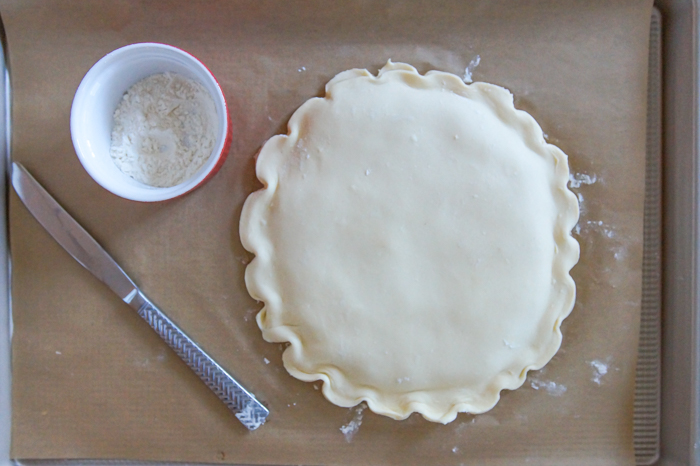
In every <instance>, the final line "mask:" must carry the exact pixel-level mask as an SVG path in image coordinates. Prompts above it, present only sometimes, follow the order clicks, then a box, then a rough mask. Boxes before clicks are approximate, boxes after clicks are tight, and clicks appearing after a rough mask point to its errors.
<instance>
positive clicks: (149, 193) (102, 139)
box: [70, 43, 231, 202]
mask: <svg viewBox="0 0 700 466" xmlns="http://www.w3.org/2000/svg"><path fill="white" fill-rule="evenodd" d="M166 71H168V72H172V73H177V74H179V75H181V76H185V77H187V78H190V79H193V80H195V81H197V82H199V83H200V84H202V85H203V86H204V88H205V89H206V90H207V91H209V93H210V94H211V97H212V99H213V100H214V104H215V105H216V113H217V128H216V143H215V144H214V150H213V151H212V153H211V155H210V156H209V159H208V160H207V162H206V163H205V164H204V165H203V166H202V167H201V168H200V169H199V171H197V173H195V175H194V176H193V177H192V178H190V179H188V180H186V181H184V182H182V183H180V184H178V185H176V186H172V187H168V188H157V187H153V186H149V185H146V184H143V183H141V182H139V181H136V180H135V179H133V178H131V177H130V176H128V175H126V174H124V173H123V172H122V171H121V170H120V169H119V168H118V167H117V166H116V165H115V164H114V162H113V161H112V158H111V157H110V155H109V148H110V144H111V138H112V125H113V117H114V111H115V110H116V108H117V105H118V104H119V101H120V100H121V98H122V96H123V95H124V93H125V92H126V91H127V90H128V89H129V88H130V87H131V86H132V85H134V84H135V83H136V82H138V81H140V80H141V79H143V78H145V77H147V76H150V75H152V74H157V73H165V72H166ZM70 130H71V137H72V139H73V145H74V146H75V151H76V153H77V154H78V158H79V159H80V162H81V163H82V164H83V167H85V170H86V171H87V172H88V173H89V174H90V176H92V178H93V179H94V180H95V181H97V182H98V183H99V184H100V185H101V186H102V187H104V188H105V189H107V190H109V191H111V192H112V193H114V194H116V195H118V196H121V197H123V198H126V199H131V200H134V201H142V202H155V201H162V200H165V199H172V198H174V197H178V196H181V195H183V194H185V193H187V192H189V191H192V190H193V189H195V188H197V187H199V186H201V185H202V184H203V183H204V182H206V181H207V180H208V179H209V178H211V177H212V176H213V175H214V174H215V173H216V172H217V171H218V169H219V168H220V167H221V165H222V164H223V162H224V160H225V159H226V156H227V155H228V150H229V148H230V145H231V123H230V120H229V116H228V111H227V108H226V100H225V99H224V94H223V92H221V88H220V87H219V84H218V83H217V81H216V78H214V75H212V73H211V72H210V71H209V69H207V67H206V66H204V64H202V62H200V61H199V60H198V59H197V58H195V57H194V56H192V55H190V54H189V53H187V52H185V51H183V50H180V49H178V48H176V47H172V46H170V45H165V44H157V43H142V44H133V45H127V46H126V47H122V48H120V49H117V50H115V51H113V52H111V53H109V54H108V55H106V56H104V57H103V58H102V59H101V60H100V61H98V62H97V63H95V65H94V66H93V67H92V68H91V69H90V71H88V73H87V74H86V75H85V77H84V78H83V80H82V82H81V83H80V86H79V87H78V90H77V92H76V93H75V97H74V99H73V106H72V108H71V115H70Z"/></svg>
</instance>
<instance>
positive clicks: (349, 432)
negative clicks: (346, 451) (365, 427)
mask: <svg viewBox="0 0 700 466" xmlns="http://www.w3.org/2000/svg"><path fill="white" fill-rule="evenodd" d="M365 408H367V405H366V404H364V403H361V404H359V405H357V406H355V408H353V409H354V411H355V413H354V415H353V417H352V420H351V421H350V422H348V423H347V424H346V425H344V426H342V427H341V428H340V432H342V433H343V435H344V436H345V441H346V442H348V443H350V442H352V439H353V438H354V437H355V434H357V431H358V430H360V425H362V412H363V411H364V410H365ZM351 411H352V410H351Z"/></svg>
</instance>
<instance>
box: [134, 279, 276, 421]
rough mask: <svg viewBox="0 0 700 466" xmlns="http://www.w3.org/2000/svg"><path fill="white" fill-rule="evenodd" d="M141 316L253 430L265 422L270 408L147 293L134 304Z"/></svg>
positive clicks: (139, 295) (136, 298)
mask: <svg viewBox="0 0 700 466" xmlns="http://www.w3.org/2000/svg"><path fill="white" fill-rule="evenodd" d="M130 304H131V305H132V306H134V307H136V306H138V307H137V309H138V313H139V315H140V316H141V317H142V318H143V319H144V320H145V321H146V322H148V324H149V325H150V326H151V327H152V328H153V330H155V331H156V333H158V335H160V337H161V338H162V339H163V340H165V342H166V343H167V344H168V345H169V346H170V347H171V348H172V349H173V350H174V351H175V352H176V353H177V355H178V356H180V358H182V360H183V361H185V362H186V363H187V365H188V366H190V368H191V369H192V370H193V371H194V372H195V373H196V374H197V375H198V376H199V378H200V379H202V381H203V382H204V383H205V384H206V385H207V387H209V388H210V389H211V390H212V391H213V392H214V393H216V396H218V397H219V399H221V401H223V402H224V404H225V405H226V406H227V407H228V408H229V409H230V410H231V411H233V413H234V414H235V416H236V417H237V418H238V420H239V421H241V423H242V424H243V425H244V426H246V427H247V428H248V429H249V430H255V429H257V428H258V427H260V426H261V425H263V424H264V423H265V420H266V419H267V416H268V415H269V414H270V411H268V409H267V408H266V407H265V406H263V405H262V404H261V403H260V402H259V401H258V400H257V399H255V397H254V396H253V395H252V394H251V393H250V392H248V391H247V390H246V389H245V388H243V387H242V386H241V384H239V383H238V381H236V379H234V378H233V377H232V376H231V375H230V374H229V373H228V372H226V371H225V370H224V368H223V367H221V366H220V365H219V364H217V363H216V361H214V360H213V359H212V358H211V357H210V356H209V355H208V354H207V353H205V352H204V350H202V348H200V347H199V346H198V345H197V343H195V342H194V341H193V340H192V339H191V338H190V337H188V336H187V335H186V334H185V332H183V331H182V330H181V329H180V328H179V327H178V326H177V325H176V324H175V323H174V322H173V321H172V320H170V319H169V318H168V317H167V316H166V315H165V314H164V313H163V312H162V311H161V310H160V309H158V308H157V307H156V306H155V305H154V304H153V303H152V302H151V301H150V300H149V299H148V298H147V297H146V296H145V295H144V294H143V293H141V292H140V291H139V292H138V294H137V296H136V297H135V298H134V300H133V301H132V302H131V303H130Z"/></svg>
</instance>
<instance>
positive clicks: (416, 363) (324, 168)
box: [240, 62, 579, 423]
mask: <svg viewBox="0 0 700 466" xmlns="http://www.w3.org/2000/svg"><path fill="white" fill-rule="evenodd" d="M256 170H257V177H258V179H259V180H260V181H261V182H262V183H263V185H264V188H263V189H261V190H259V191H257V192H255V193H253V194H251V195H250V196H249V197H248V199H247V200H246V203H245V206H244V208H243V213H242V215H241V223H240V234H241V240H242V242H243V245H244V247H245V248H246V249H247V250H248V251H250V252H252V253H254V254H255V256H256V257H255V259H254V260H253V261H252V262H251V263H250V264H249V265H248V268H247V270H246V275H245V278H246V285H247V287H248V291H249V292H250V294H251V296H252V297H253V298H255V299H257V300H259V301H262V302H264V307H263V309H262V310H261V311H260V313H259V314H258V316H257V321H258V325H259V326H260V328H261V329H262V333H263V337H264V338H265V340H267V341H270V342H289V343H290V344H289V346H288V347H287V348H286V350H285V351H284V355H283V361H284V366H285V368H286V369H287V371H289V373H290V374H291V375H293V376H294V377H296V378H298V379H301V380H304V381H308V382H311V381H316V380H321V381H323V394H324V395H325V397H326V398H327V399H328V400H330V401H331V402H333V403H335V404H336V405H339V406H344V407H350V406H354V405H356V404H358V403H360V402H361V401H363V400H364V401H366V402H367V405H368V406H369V408H370V409H371V410H372V411H374V412H375V413H379V414H383V415H386V416H389V417H392V418H394V419H405V418H406V417H408V416H409V415H410V414H411V413H412V412H418V413H420V414H422V415H423V416H424V417H425V418H426V419H428V420H430V421H435V422H442V423H448V422H450V421H452V420H454V419H455V417H456V415H457V413H458V412H469V413H482V412H484V411H487V410H489V409H491V408H492V407H493V406H494V405H495V404H496V403H497V401H498V399H499V397H500V391H501V390H503V389H509V390H513V389H516V388H518V387H520V386H521V385H522V384H523V382H524V381H525V377H526V374H527V371H528V370H531V369H539V368H541V367H542V366H544V365H545V364H546V363H547V362H548V361H549V360H550V359H551V358H552V356H554V354H555V353H556V352H557V350H558V349H559V346H560V344H561V339H562V335H561V331H560V328H559V327H560V325H561V322H562V320H563V319H564V318H565V317H566V316H567V315H568V314H569V313H570V312H571V309H572V307H573V303H574V295H575V285H574V281H573V280H572V278H571V277H570V275H569V271H570V270H571V268H572V267H573V266H574V265H575V264H576V262H577V261H578V256H579V246H578V243H577V242H576V241H575V240H574V239H573V238H572V237H571V235H570V232H571V229H572V228H573V227H574V225H575V224H576V222H577V220H578V202H577V200H576V197H575V196H574V195H573V193H571V191H569V190H568V188H567V182H568V177H569V168H568V164H567V157H566V155H565V154H564V153H563V152H562V151H561V150H560V149H558V148H557V147H555V146H553V145H551V144H548V143H546V142H545V140H544V138H543V133H542V130H541V128H540V127H539V125H538V124H537V123H536V122H535V120H534V119H533V118H532V117H531V116H530V115H529V114H527V113H525V112H523V111H520V110H516V109H515V107H514V106H513V96H512V94H511V93H510V92H508V91H507V90H506V89H503V88H501V87H498V86H494V85H491V84H485V83H474V84H470V85H466V84H465V83H464V82H463V81H462V80H461V79H460V78H458V77H457V76H455V75H453V74H449V73H444V72H438V71H431V72H429V73H427V74H426V75H424V76H422V75H420V74H419V73H418V72H417V71H416V69H415V68H413V67H411V66H409V65H406V64H402V63H392V62H389V63H388V64H387V65H386V66H384V68H382V69H381V70H380V71H379V74H378V75H377V76H374V75H372V74H371V73H369V72H368V71H366V70H350V71H346V72H343V73H340V74H339V75H337V76H336V77H335V78H333V79H332V80H331V81H330V82H329V83H328V85H327V86H326V96H325V97H323V98H313V99H310V100H309V101H307V102H306V103H304V104H303V105H302V106H301V107H300V108H299V109H298V110H297V111H296V112H295V113H294V115H293V116H292V117H291V119H290V121H289V134H288V135H278V136H274V137H273V138H271V139H270V140H269V141H267V142H266V143H265V145H264V147H263V148H262V150H261V151H260V153H259V155H258V158H257V165H256Z"/></svg>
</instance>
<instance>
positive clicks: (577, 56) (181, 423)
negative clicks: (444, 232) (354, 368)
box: [0, 0, 651, 464]
mask: <svg viewBox="0 0 700 466" xmlns="http://www.w3.org/2000/svg"><path fill="white" fill-rule="evenodd" d="M650 9H651V2H649V1H641V0H640V1H632V0H629V1H619V2H613V3H610V2H583V1H578V2H577V1H570V2H547V1H531V2H518V3H517V4H514V3H513V2H471V3H468V4H463V2H443V3H439V4H438V3H434V2H432V3H421V2H412V3H404V2H372V3H368V2H344V3H342V4H341V3H331V4H329V3H313V2H299V3H297V2H280V3H277V2H235V3H226V2H221V3H217V2H206V3H193V2H187V3H185V2H158V3H155V2H153V3H149V2H143V3H142V2H113V3H109V4H105V3H102V2H72V3H70V4H69V5H66V4H65V3H61V4H60V7H59V2H36V3H35V2H2V3H1V4H0V13H1V14H2V15H3V21H4V22H5V26H6V29H7V35H8V43H9V50H10V66H11V74H12V79H13V86H14V111H13V124H14V134H13V157H14V159H15V160H18V161H20V162H22V163H24V164H25V165H26V166H27V167H28V168H29V169H30V170H31V171H32V172H33V173H34V174H35V176H36V177H37V178H38V179H39V180H40V181H41V182H42V183H44V184H45V186H46V187H47V189H49V191H50V192H52V193H53V194H54V195H55V196H56V197H57V199H58V200H59V201H60V202H62V204H63V205H64V206H65V207H66V208H67V209H68V210H69V211H70V212H72V213H73V214H74V215H75V216H76V218H77V219H78V220H79V221H80V222H82V223H83V225H84V226H85V227H86V228H87V229H88V231H90V232H92V233H93V234H94V236H95V237H96V238H97V239H98V241H100V242H101V243H102V244H103V245H104V246H105V248H106V249H107V250H108V251H110V252H111V253H112V254H113V255H114V256H115V258H116V259H117V260H118V261H119V262H120V263H122V265H123V266H124V268H125V269H126V270H127V271H128V272H130V273H131V275H132V276H133V277H134V278H135V279H136V281H137V282H138V283H139V284H140V285H142V287H143V288H144V290H145V291H146V293H147V294H149V296H151V297H152V298H153V299H154V301H156V302H157V303H158V304H160V305H161V307H163V308H164V309H165V310H167V311H168V313H169V314H170V315H171V316H172V317H173V319H174V320H176V321H177V322H178V323H180V324H181V326H182V327H184V328H185V329H186V330H187V331H188V332H189V333H190V334H191V335H192V336H193V337H194V338H195V339H196V340H198V341H199V342H200V343H201V344H202V346H204V347H205V348H206V349H207V350H208V351H209V352H210V353H211V354H213V355H214V356H215V357H216V358H217V359H218V360H219V362H220V363H222V365H224V366H225V367H227V368H229V369H230V370H231V371H232V372H233V373H234V374H235V375H236V376H237V377H238V378H239V379H240V380H241V381H242V382H243V383H245V384H246V386H247V387H248V388H250V389H251V390H252V391H254V392H255V393H256V394H257V395H258V397H259V398H260V399H262V400H264V401H265V402H266V403H268V405H269V406H270V408H271V411H272V413H273V414H272V416H271V418H270V421H269V422H268V424H266V425H265V426H264V428H262V429H260V430H259V431H257V432H255V433H253V434H250V433H248V432H245V429H243V428H242V427H241V426H240V425H239V424H238V421H237V420H236V419H235V418H234V417H233V416H232V415H231V414H230V413H229V412H227V411H226V409H225V407H224V406H223V405H221V404H220V402H219V401H218V399H217V398H216V397H215V396H214V395H213V394H210V393H208V390H207V388H206V387H205V386H204V385H203V384H201V382H200V381H199V380H198V379H197V378H196V376H194V375H193V374H190V373H189V370H188V369H187V368H186V367H185V366H184V364H183V363H181V362H180V361H179V360H177V358H176V357H175V356H174V355H173V354H171V353H170V352H169V350H168V349H167V348H166V347H165V345H164V344H163V343H162V342H160V340H159V339H158V338H157V337H156V336H155V334H152V332H151V331H150V329H148V328H147V326H146V325H145V324H144V323H142V322H140V320H139V318H138V317H137V316H136V315H135V314H133V313H132V312H131V311H130V310H129V309H128V308H126V307H125V306H124V305H123V304H122V303H121V302H120V301H119V299H118V298H116V297H114V296H111V295H110V293H109V291H107V290H106V289H104V288H103V287H102V286H101V285H100V284H99V283H98V282H97V281H96V280H95V279H93V278H92V277H91V276H90V275H89V273H88V272H86V271H84V270H83V269H82V268H80V266H79V265H78V264H77V263H75V262H74V261H73V260H72V259H70V258H69V257H68V256H67V255H66V254H65V253H64V252H63V251H62V250H61V249H60V247H59V246H57V245H56V244H55V243H53V241H52V240H50V238H49V237H48V236H47V235H46V233H44V232H43V230H41V228H40V227H39V226H38V224H37V223H36V222H34V220H33V219H31V217H30V216H29V214H28V213H27V212H26V211H25V210H24V208H23V207H22V206H21V205H20V203H19V201H18V200H17V198H16V197H15V196H14V194H11V197H10V224H11V225H10V236H11V238H10V239H11V248H12V249H11V252H12V256H13V282H12V287H13V290H12V297H13V316H14V324H15V333H14V338H13V439H12V441H13V444H12V454H13V456H14V457H17V458H124V459H140V460H170V461H173V460H179V461H199V462H234V463H236V462H237V463H267V464H296V463H306V464H322V463H323V464H370V463H374V464H376V463H382V464H425V463H429V462H430V463H440V464H512V463H518V464H521V463H523V462H526V461H530V462H532V463H533V464H597V463H598V464H633V461H634V457H633V452H632V394H633V382H634V363H635V356H636V341H637V327H638V319H639V307H640V299H641V245H642V218H643V216H642V212H643V193H644V144H645V140H644V128H645V112H646V101H645V96H646V63H647V44H648V31H649V17H650V11H651V10H650ZM140 41H160V42H166V43H171V44H173V45H176V46H179V47H182V48H184V49H185V50H188V51H190V52H192V53H194V54H195V55H197V56H198V57H199V58H200V59H202V60H203V61H204V62H205V63H206V64H207V65H208V66H209V67H210V69H212V71H213V72H214V74H215V75H216V76H217V78H218V79H219V81H220V83H221V84H222V87H223V89H224V92H225V94H226V96H227V99H228V101H229V104H230V109H231V117H232V119H233V122H234V134H235V135H236V137H235V138H234V143H233V146H232V151H231V155H230V157H229V160H228V161H227V162H226V164H225V165H224V167H223V169H222V171H221V172H220V173H219V174H218V175H217V176H216V177H215V178H214V179H213V180H212V181H210V182H209V183H208V184H207V185H206V186H204V187H203V188H201V189H200V190H198V191H196V192H194V193H192V194H191V195H188V196H186V197H185V198H183V199H179V200H175V201H172V202H167V203H161V204H156V205H144V204H136V203H133V202H129V201H125V200H122V199H119V198H116V197H115V196H113V195H111V194H109V193H107V192H105V191H104V190H102V189H101V188H99V187H98V186H97V185H96V184H95V183H94V182H93V181H92V180H91V179H90V178H89V176H88V175H87V174H86V173H85V172H84V170H83V169H82V168H81V166H80V164H79V162H78V160H77V158H76V157H75V155H74V153H73V149H72V145H71V142H70V134H69V130H68V117H69V112H70V102H71V99H72V96H73V93H74V92H75V89H76V88H77V86H78V84H79V82H80V79H81V78H82V75H83V74H84V73H85V72H86V71H87V70H88V69H89V67H90V66H91V65H92V64H93V63H94V62H95V61H97V60H98V59H99V58H100V57H101V56H103V55H104V54H106V53H107V52H109V51H111V50H113V49H115V48H117V47H119V46H121V45H125V44H128V43H133V42H140ZM477 55H478V56H479V57H480V59H481V60H480V64H479V65H478V67H476V69H475V70H474V72H473V77H474V79H475V80H483V81H488V82H493V83H496V84H500V85H503V86H505V87H507V88H509V89H511V90H512V91H513V92H514V94H515V96H516V106H518V107H519V108H523V109H525V110H528V111H530V112H531V113H532V114H533V115H534V116H535V118H536V119H537V120H538V121H539V122H540V124H541V125H542V126H543V129H544V131H545V133H547V134H548V137H549V140H550V142H553V143H556V144H557V145H559V146H560V147H561V148H562V149H563V150H564V151H565V152H567V153H568V154H569V156H570V162H571V166H572V170H573V172H574V173H575V174H576V175H575V177H576V179H577V180H578V181H579V182H580V183H579V182H575V183H574V184H578V185H579V187H578V188H576V189H575V191H577V192H578V193H579V194H580V195H581V196H582V197H583V205H582V207H583V215H582V221H581V222H580V232H579V234H577V238H578V239H579V241H580V242H581V246H582V256H581V262H580V263H579V265H578V266H577V267H576V268H575V269H574V271H573V273H572V274H573V276H574V278H575V279H576V281H577V283H578V287H579V288H578V299H577V304H576V308H575V309H574V312H573V313H572V315H571V317H569V318H568V319H567V320H566V321H565V323H564V325H563V331H564V344H563V347H562V350H561V351H560V352H559V354H558V355H557V356H556V357H555V358H554V360H553V361H552V362H551V363H550V364H549V365H548V366H547V367H546V368H545V370H543V371H540V372H537V373H534V374H532V375H531V376H530V378H529V379H528V382H527V383H526V385H525V386H524V387H523V388H521V389H519V390H517V391H515V392H505V393H504V394H503V398H502V401H501V402H500V403H499V405H498V406H497V407H496V408H495V409H494V410H493V411H491V412H490V413H487V414H484V415H480V416H469V415H460V417H458V419H457V421H455V422H454V423H452V424H450V425H448V426H441V425H435V424H431V423H428V422H426V421H423V420H422V419H421V418H420V417H416V416H413V417H411V418H410V419H408V420H407V421H403V422H396V421H392V420H389V419H386V418H383V417H379V416H376V415H373V414H371V413H368V412H365V413H363V417H362V424H361V426H360V428H359V429H358V430H357V431H356V432H355V433H354V434H355V435H354V436H352V438H351V439H350V441H347V440H348V439H346V436H344V435H343V433H342V432H341V431H340V427H341V426H344V425H347V424H348V423H349V422H350V421H351V420H352V419H353V417H355V416H356V415H357V412H356V410H347V409H342V408H338V407H335V406H333V405H331V404H330V403H328V402H326V401H325V400H324V399H323V398H322V395H321V394H320V391H318V390H315V389H314V386H313V384H305V383H302V382H299V381H296V380H295V379H292V378H291V377H290V376H288V375H287V374H286V372H285V371H284V369H283V368H282V366H281V358H280V355H281V348H280V347H279V346H278V345H271V344H268V343H265V342H264V341H262V338H261V337H260V335H259V331H258V330H257V327H256V325H255V323H254V319H253V316H254V314H255V312H256V311H257V309H258V308H259V305H257V304H256V303H255V302H254V301H252V300H251V299H250V298H249V297H248V296H247V293H246V292H245V288H244V286H243V270H244V266H245V263H246V262H247V261H248V260H249V259H250V257H249V256H248V255H247V254H246V253H245V252H244V251H243V249H242V247H241V246H240V242H239V240H238V237H237V221H238V215H239V213H240V208H241V206H242V202H243V200H244V199H245V196H246V195H247V194H248V193H249V192H251V191H252V190H254V189H257V187H258V186H259V185H258V184H257V183H256V182H255V180H254V173H253V166H254V165H253V158H252V157H253V155H254V154H255V152H256V151H257V149H258V148H259V147H260V145H261V144H262V143H263V142H264V141H265V140H266V139H267V138H268V137H270V136H271V135H273V134H276V133H278V132H283V131H284V129H285V124H286V119H287V118H288V117H289V115H290V114H291V113H292V112H293V111H294V109H296V107H298V106H299V105H300V104H301V103H303V102H304V101H305V100H306V99H308V98H309V97H312V96H316V95H322V90H323V85H324V84H325V82H326V81H327V80H328V79H330V78H331V77H332V76H333V75H334V74H336V73H337V72H339V71H342V70H345V69H348V68H353V67H367V68H369V69H370V70H371V71H373V72H376V70H377V69H378V68H379V67H380V66H381V65H382V64H383V63H384V62H385V61H386V59H389V58H391V59H393V60H395V61H406V62H409V63H411V64H413V65H415V66H417V67H418V68H419V70H420V71H422V72H425V71H428V70H430V69H441V70H445V71H451V72H454V73H457V74H463V73H464V68H465V66H467V64H468V63H470V61H472V60H474V59H475V58H476V56H477ZM545 70H546V71H545ZM584 175H586V176H584ZM594 179H595V182H592V183H591V184H587V183H589V182H591V181H592V180H594ZM265 359H267V360H268V361H270V363H269V364H266V363H265ZM603 372H605V373H603ZM535 387H537V389H535ZM564 389H565V391H564Z"/></svg>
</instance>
